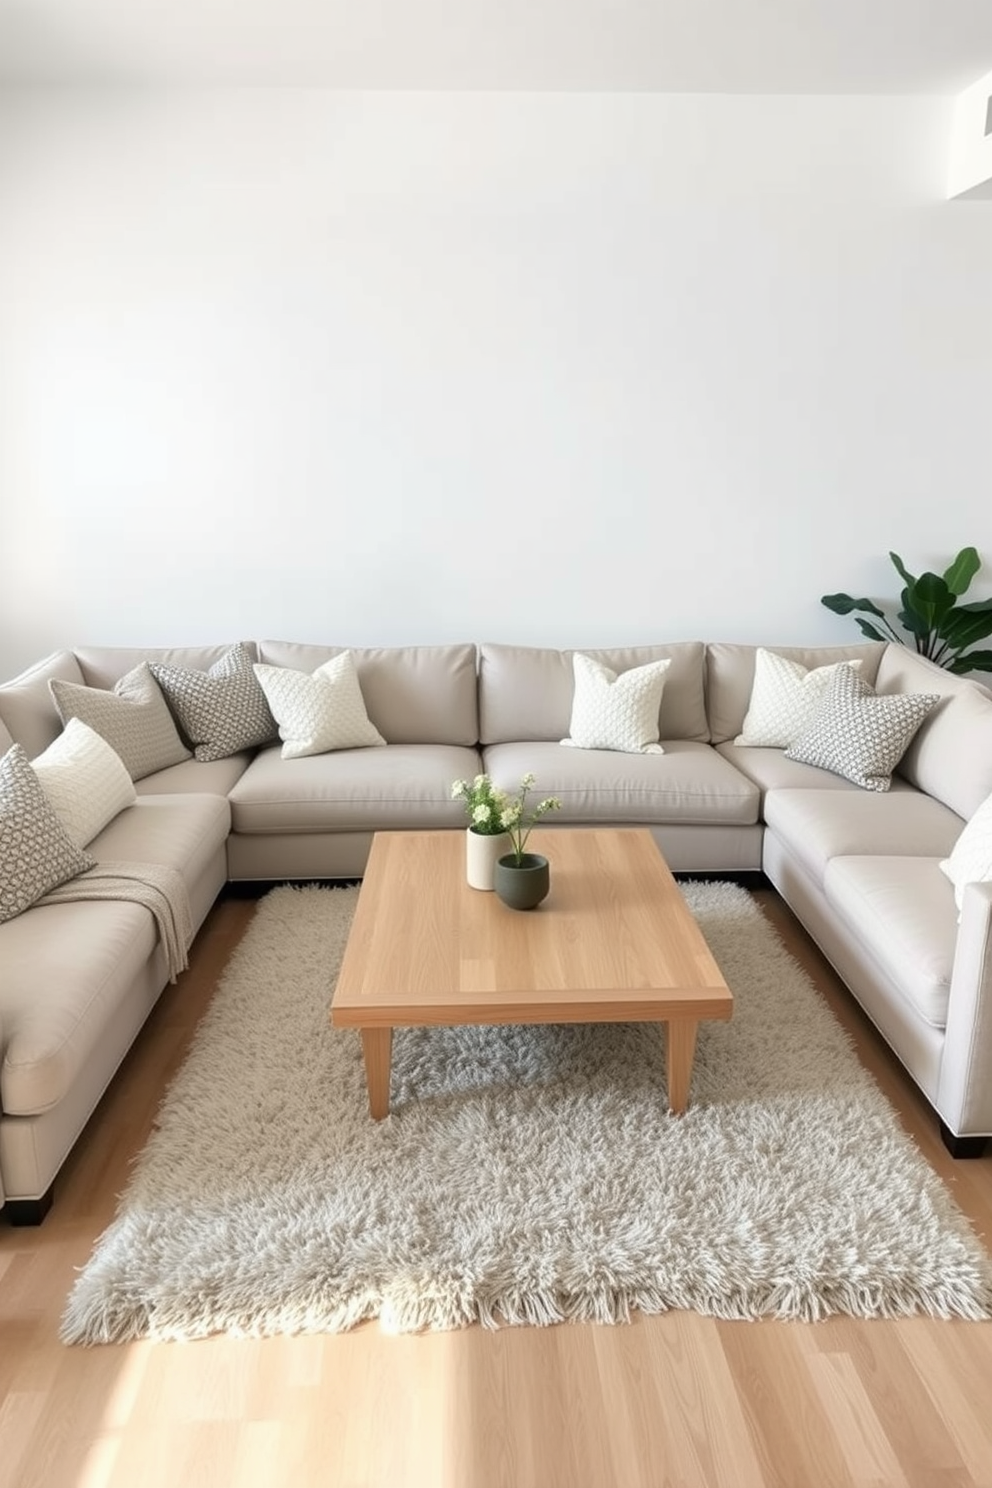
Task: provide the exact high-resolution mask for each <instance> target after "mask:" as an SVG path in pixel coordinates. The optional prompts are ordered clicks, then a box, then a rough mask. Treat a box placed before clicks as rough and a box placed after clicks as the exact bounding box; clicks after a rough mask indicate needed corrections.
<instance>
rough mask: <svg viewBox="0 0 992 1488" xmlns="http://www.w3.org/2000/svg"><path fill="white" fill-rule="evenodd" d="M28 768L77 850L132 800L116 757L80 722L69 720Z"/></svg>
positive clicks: (129, 784)
mask: <svg viewBox="0 0 992 1488" xmlns="http://www.w3.org/2000/svg"><path fill="white" fill-rule="evenodd" d="M31 768H32V770H33V771H34V773H35V774H36V775H37V777H38V779H39V780H40V781H41V786H42V789H43V790H44V792H45V795H46V796H47V797H48V799H49V801H50V802H51V803H52V805H53V806H54V807H55V812H56V815H57V816H58V819H59V821H60V822H61V823H62V825H63V826H64V827H65V829H66V831H67V832H68V834H69V836H70V837H71V838H72V840H73V842H74V843H75V844H76V846H77V847H85V846H86V844H87V843H88V842H90V841H91V840H92V839H93V838H94V837H95V836H96V834H97V832H100V831H102V830H103V828H104V827H105V826H106V825H107V823H108V822H109V821H113V819H114V817H115V816H116V815H117V813H118V812H119V811H123V810H124V809H125V807H127V806H130V805H132V804H133V802H134V799H135V789H134V781H133V780H132V779H131V777H130V775H129V774H128V773H127V770H126V769H125V768H124V762H123V760H122V759H121V757H120V755H119V754H118V753H117V752H116V751H115V750H113V749H111V747H110V745H109V744H108V743H107V741H106V739H102V738H101V737H100V735H99V734H98V733H96V732H95V731H94V730H93V729H91V728H90V727H89V725H88V724H86V723H83V722H82V720H81V719H79V718H70V719H69V722H68V723H67V724H66V726H65V728H64V729H63V730H62V732H61V734H59V736H58V738H57V739H55V740H54V741H53V743H51V744H49V746H48V748H47V749H46V750H44V751H43V752H42V753H41V754H39V755H38V756H37V758H36V759H33V760H32V761H31Z"/></svg>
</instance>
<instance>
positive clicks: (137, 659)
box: [73, 641, 258, 691]
mask: <svg viewBox="0 0 992 1488" xmlns="http://www.w3.org/2000/svg"><path fill="white" fill-rule="evenodd" d="M239 644H240V645H242V646H244V648H245V650H246V651H247V652H248V655H249V657H250V659H251V660H252V661H257V660H258V648H257V647H256V645H255V642H254V641H241V642H240V643H239ZM230 649H231V642H230V641H224V642H221V643H220V644H219V645H211V646H76V647H74V649H73V655H74V656H75V658H76V661H77V663H78V665H79V670H80V671H81V672H82V678H81V680H82V681H83V682H85V683H86V685H87V686H88V687H102V688H104V689H105V690H107V691H109V690H110V689H111V688H112V687H113V685H114V683H115V682H119V681H120V679H121V678H122V677H124V676H126V675H127V673H128V672H133V671H134V669H135V667H136V666H140V665H141V663H142V662H143V661H147V662H148V663H149V665H151V664H152V663H154V664H155V665H156V666H166V667H180V668H183V669H188V670H190V671H198V672H207V671H209V670H210V668H211V667H212V666H214V665H215V664H216V663H217V662H218V661H220V660H221V659H222V657H224V656H225V655H226V654H227V652H228V651H230Z"/></svg>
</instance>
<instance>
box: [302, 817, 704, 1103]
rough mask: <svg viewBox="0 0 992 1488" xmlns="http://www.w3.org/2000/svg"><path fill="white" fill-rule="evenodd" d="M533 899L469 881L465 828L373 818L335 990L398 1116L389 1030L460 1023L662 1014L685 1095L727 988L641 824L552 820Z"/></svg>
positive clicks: (381, 1099)
mask: <svg viewBox="0 0 992 1488" xmlns="http://www.w3.org/2000/svg"><path fill="white" fill-rule="evenodd" d="M528 850H529V851H533V852H542V853H544V854H545V856H546V857H547V858H548V859H549V860H550V863H551V892H550V894H549V895H548V897H547V899H545V901H544V903H543V904H542V905H541V906H540V907H539V908H538V909H535V910H528V911H520V910H513V909H508V908H507V907H506V905H504V904H502V903H501V902H500V900H499V899H498V898H497V897H496V895H495V894H493V893H489V892H486V891H480V890H478V889H471V888H469V886H468V884H467V883H466V882H465V839H464V834H463V833H462V832H458V831H451V830H449V831H441V832H377V833H376V834H375V836H374V838H373V841H372V849H371V852H370V854H369V859H368V865H367V867H366V870H365V877H364V879H363V880H362V886H361V889H360V891H359V895H358V905H357V908H356V910H355V917H354V920H353V921H352V926H351V931H350V934H349V936H348V944H347V946H346V948H345V954H344V958H343V960H342V963H341V971H340V974H339V976H338V980H337V986H336V988H335V991H334V997H333V1000H332V1003H331V1014H330V1016H331V1023H332V1024H333V1025H334V1026H335V1027H338V1028H357V1029H359V1030H360V1032H361V1035H362V1049H363V1053H364V1057H365V1073H366V1079H367V1081H368V1092H369V1110H370V1112H371V1114H372V1116H373V1117H374V1118H375V1119H376V1120H381V1119H382V1118H383V1117H384V1116H387V1115H388V1114H389V1072H390V1063H391V1058H392V1039H393V1029H394V1028H398V1027H407V1026H411V1025H414V1026H420V1025H427V1024H462V1023H469V1024H472V1023H628V1022H658V1023H666V1024H667V1025H668V1036H667V1056H666V1057H667V1073H668V1104H669V1109H670V1110H671V1111H672V1112H673V1113H675V1114H681V1113H682V1112H683V1111H684V1110H685V1108H686V1105H687V1104H688V1099H689V1084H690V1079H691V1075H692V1060H693V1054H694V1052H695V1046H696V1028H697V1025H698V1023H699V1022H700V1020H702V1019H705V1018H719V1019H725V1018H729V1017H730V1016H731V1013H732V1011H733V997H732V995H731V993H730V990H729V988H728V987H727V984H726V982H725V981H724V979H723V977H722V975H721V974H720V969H719V967H718V966H717V964H716V962H715V961H714V959H713V956H712V955H711V953H710V950H709V947H708V946H707V944H706V941H705V940H704V938H703V934H702V931H701V930H700V929H699V926H698V925H697V923H696V921H695V920H694V919H693V917H692V915H691V914H690V912H689V910H688V908H687V906H686V903H685V900H684V899H683V898H682V895H681V893H680V892H679V889H678V885H677V884H676V882H675V880H674V879H673V877H672V875H671V872H670V871H669V868H668V865H667V864H666V862H665V860H664V858H663V857H662V855H661V852H660V850H659V848H658V846H657V844H656V843H655V840H654V838H653V837H652V835H651V833H650V832H649V831H648V830H647V829H646V828H638V827H630V828H626V827H618V828H613V827H606V828H589V829H585V828H578V827H575V828H570V827H558V828H553V827H550V828H544V829H538V830H536V831H534V832H533V833H532V834H531V838H530V841H529V842H528Z"/></svg>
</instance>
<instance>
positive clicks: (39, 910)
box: [0, 899, 156, 1116]
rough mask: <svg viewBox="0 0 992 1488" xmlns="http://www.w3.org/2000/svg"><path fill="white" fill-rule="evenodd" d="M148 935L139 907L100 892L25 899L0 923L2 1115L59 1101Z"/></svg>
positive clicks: (108, 1018) (118, 999)
mask: <svg viewBox="0 0 992 1488" xmlns="http://www.w3.org/2000/svg"><path fill="white" fill-rule="evenodd" d="M155 941H156V931H155V922H154V920H153V919H152V916H151V915H150V914H149V912H148V910H147V909H144V908H142V906H141V905H140V904H127V903H123V902H116V901H109V900H108V901H103V900H99V901H98V900H92V899H91V900H86V901H80V902H73V903H71V904H46V905H40V906H39V905H35V906H34V907H33V908H31V909H29V910H26V911H25V913H24V914H22V915H20V916H19V917H18V918H17V919H16V920H10V921H8V923H7V924H5V925H0V1016H2V1020H3V1050H2V1063H0V1107H2V1108H3V1112H4V1114H5V1115H7V1116H32V1115H36V1114H38V1113H39V1112H42V1111H47V1110H50V1109H51V1107H53V1106H55V1105H57V1104H58V1102H59V1101H60V1100H62V1098H63V1097H64V1096H65V1095H66V1093H67V1092H68V1091H69V1090H70V1089H71V1087H72V1086H73V1084H74V1083H75V1081H76V1080H77V1079H78V1078H79V1076H80V1072H81V1071H82V1070H83V1069H84V1068H85V1066H86V1063H87V1061H88V1059H89V1058H90V1056H91V1054H92V1051H93V1050H94V1049H95V1048H97V1047H98V1045H99V1043H100V1040H101V1039H102V1038H104V1037H105V1035H106V1029H107V1026H108V1024H109V1023H111V1022H112V1020H113V1018H114V1012H115V1009H116V1008H117V1007H119V1006H120V1004H121V1003H122V1001H123V1000H124V998H125V997H126V996H127V993H128V989H129V988H130V986H131V984H132V983H133V982H134V980H135V978H136V977H137V976H139V975H140V972H141V968H142V967H143V965H144V964H145V962H146V961H147V960H148V958H149V956H151V955H152V954H153V952H154V950H155Z"/></svg>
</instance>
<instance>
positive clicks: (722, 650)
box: [706, 641, 885, 744]
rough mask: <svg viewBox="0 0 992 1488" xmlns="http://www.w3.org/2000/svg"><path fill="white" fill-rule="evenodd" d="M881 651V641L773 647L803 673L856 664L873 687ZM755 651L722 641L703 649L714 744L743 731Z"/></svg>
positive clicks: (708, 713)
mask: <svg viewBox="0 0 992 1488" xmlns="http://www.w3.org/2000/svg"><path fill="white" fill-rule="evenodd" d="M884 650H885V645H884V643H883V642H882V641H867V642H864V643H862V644H861V645H855V644H852V645H849V646H776V647H775V654H776V656H784V657H785V658H786V660H788V661H797V662H799V664H800V666H804V667H806V668H807V670H809V669H811V668H813V667H821V666H832V665H836V663H837V662H840V661H850V660H860V662H861V667H860V669H859V670H860V675H861V676H862V677H864V679H865V681H867V682H871V683H874V681H875V673H876V672H877V670H878V664H879V661H880V660H881V657H882V652H883V651H884ZM757 651H758V648H757V646H748V645H743V644H738V643H731V642H726V641H714V642H711V643H710V644H709V645H708V646H707V647H706V713H707V718H708V720H709V729H710V737H711V738H712V740H713V743H714V744H723V743H725V742H726V741H727V740H729V739H735V738H736V737H737V735H738V734H739V733H740V732H741V729H742V728H743V727H744V717H745V714H746V713H747V710H748V704H749V702H750V700H751V692H752V689H753V686H754V670H755V658H756V656H757Z"/></svg>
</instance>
